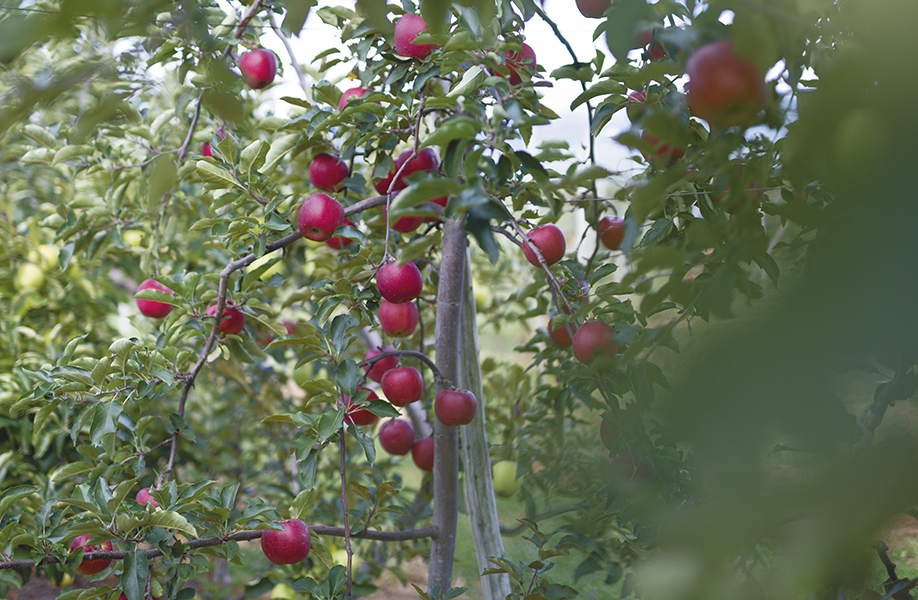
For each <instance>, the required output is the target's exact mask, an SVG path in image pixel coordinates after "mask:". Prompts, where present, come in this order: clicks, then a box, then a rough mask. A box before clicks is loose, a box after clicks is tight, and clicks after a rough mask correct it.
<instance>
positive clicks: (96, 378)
mask: <svg viewBox="0 0 918 600" xmlns="http://www.w3.org/2000/svg"><path fill="white" fill-rule="evenodd" d="M111 364H112V357H111V356H104V357H102V359H101V360H99V362H97V363H96V366H95V367H93V368H92V373H90V375H89V376H90V377H92V380H93V382H94V383H95V384H96V385H102V382H103V381H105V377H106V375H108V371H109V367H111Z"/></svg>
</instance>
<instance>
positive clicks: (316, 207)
mask: <svg viewBox="0 0 918 600" xmlns="http://www.w3.org/2000/svg"><path fill="white" fill-rule="evenodd" d="M296 224H297V227H299V229H300V233H302V234H303V237H304V238H306V239H307V240H312V241H314V242H324V241H326V240H328V239H330V238H331V237H332V235H333V234H334V233H335V230H336V229H338V228H339V227H341V226H342V225H344V207H342V206H341V203H340V202H338V201H337V200H335V199H334V198H332V197H331V196H329V195H328V194H324V193H322V192H319V193H316V194H313V195H312V196H310V197H309V198H306V201H305V202H303V205H302V206H301V207H300V210H299V212H297V215H296Z"/></svg>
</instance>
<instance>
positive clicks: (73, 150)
mask: <svg viewBox="0 0 918 600" xmlns="http://www.w3.org/2000/svg"><path fill="white" fill-rule="evenodd" d="M93 152H95V150H94V149H93V147H92V146H64V147H63V148H61V149H60V150H58V151H57V152H55V153H54V159H53V160H52V161H51V166H54V165H57V164H60V163H62V162H64V161H68V160H70V159H72V158H76V157H77V156H92V154H93Z"/></svg>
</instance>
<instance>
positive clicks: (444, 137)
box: [421, 116, 481, 148]
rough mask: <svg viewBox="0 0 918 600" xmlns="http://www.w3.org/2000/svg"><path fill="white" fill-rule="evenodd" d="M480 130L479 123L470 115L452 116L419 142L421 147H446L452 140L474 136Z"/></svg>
mask: <svg viewBox="0 0 918 600" xmlns="http://www.w3.org/2000/svg"><path fill="white" fill-rule="evenodd" d="M480 132H481V124H480V123H479V122H478V120H477V119H473V118H472V117H465V116H459V117H453V118H451V119H447V120H446V121H444V122H443V123H441V124H440V126H439V127H437V128H436V129H435V130H434V131H433V132H432V133H431V134H430V135H428V136H427V137H426V138H424V141H422V142H421V148H426V147H428V146H442V147H446V146H447V145H448V144H449V143H450V142H451V141H452V140H455V139H459V138H474V137H475V136H476V135H478V134H479V133H480Z"/></svg>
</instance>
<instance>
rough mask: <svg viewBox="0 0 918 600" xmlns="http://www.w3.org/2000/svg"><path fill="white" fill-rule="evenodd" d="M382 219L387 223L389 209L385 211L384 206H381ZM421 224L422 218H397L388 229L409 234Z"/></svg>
mask: <svg viewBox="0 0 918 600" xmlns="http://www.w3.org/2000/svg"><path fill="white" fill-rule="evenodd" d="M383 218H384V219H385V220H386V222H388V221H389V209H387V208H386V207H385V206H383ZM423 222H424V218H423V217H412V216H405V217H399V218H398V219H396V221H395V223H392V224H391V225H390V227H392V229H394V230H395V231H399V232H401V233H411V232H412V231H414V230H416V229H417V228H418V227H420V226H421V223H423Z"/></svg>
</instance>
